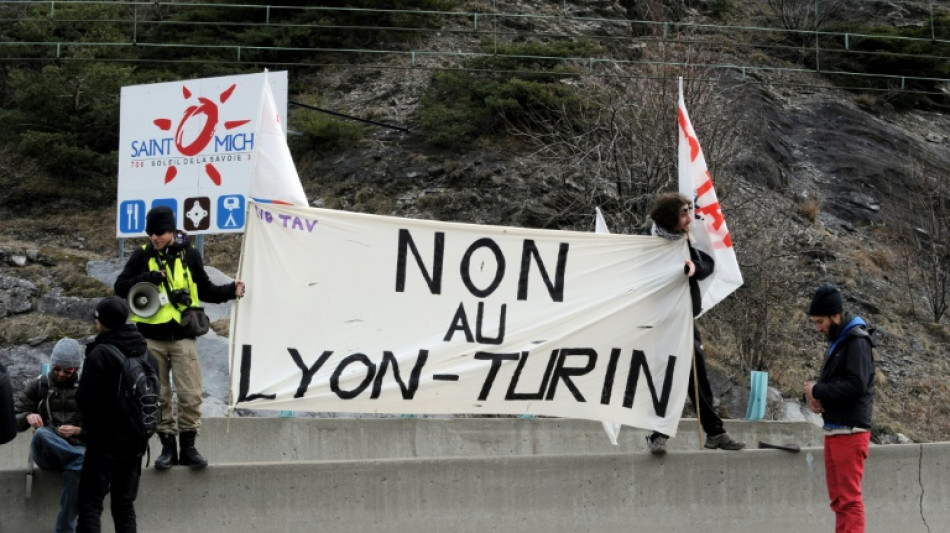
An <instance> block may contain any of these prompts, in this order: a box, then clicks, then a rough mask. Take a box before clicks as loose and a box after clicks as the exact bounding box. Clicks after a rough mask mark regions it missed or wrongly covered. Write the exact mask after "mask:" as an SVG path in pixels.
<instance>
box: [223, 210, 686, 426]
mask: <svg viewBox="0 0 950 533" xmlns="http://www.w3.org/2000/svg"><path fill="white" fill-rule="evenodd" d="M247 216H248V224H247V231H246V233H245V242H244V250H243V252H242V259H241V264H242V267H241V272H239V273H238V277H239V278H240V279H242V280H243V281H244V282H245V283H246V284H247V295H246V296H245V298H243V299H242V300H240V301H239V303H238V307H237V308H236V309H235V313H234V319H233V320H232V324H231V328H232V329H231V339H232V354H231V393H232V400H231V407H241V408H262V409H274V410H297V411H316V412H360V413H417V414H464V413H472V414H534V415H550V416H562V417H572V418H586V419H593V420H607V421H613V422H619V423H623V424H626V425H631V426H637V427H641V428H645V429H655V430H657V431H661V432H663V433H665V434H667V435H671V436H672V435H675V434H676V428H677V423H678V421H679V417H680V414H681V411H682V407H683V402H684V400H685V398H686V384H687V381H688V375H689V368H690V356H691V353H692V349H693V341H692V339H693V335H692V331H693V324H692V316H691V307H690V301H689V290H688V285H687V280H686V278H685V277H684V276H683V270H682V264H683V260H684V258H685V257H686V254H687V249H686V243H685V241H682V240H681V241H678V242H671V241H667V240H665V239H659V238H655V237H644V236H629V235H609V234H591V233H581V232H564V231H547V230H534V229H523V228H511V227H497V226H478V225H470V224H454V223H443V222H435V221H426V220H410V219H401V218H394V217H382V216H374V215H365V214H357V213H347V212H340V211H331V210H324V209H310V208H306V207H298V206H285V205H276V204H256V203H251V206H250V209H249V212H248V215H247Z"/></svg>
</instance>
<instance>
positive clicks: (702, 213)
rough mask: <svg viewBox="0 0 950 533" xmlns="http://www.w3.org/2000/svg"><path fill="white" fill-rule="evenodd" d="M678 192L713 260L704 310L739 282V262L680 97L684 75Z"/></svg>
mask: <svg viewBox="0 0 950 533" xmlns="http://www.w3.org/2000/svg"><path fill="white" fill-rule="evenodd" d="M677 118H678V122H679V127H678V128H677V129H678V130H679V192H680V193H682V194H683V195H684V196H686V197H687V198H689V199H690V201H691V202H692V204H693V209H694V213H695V217H694V218H693V223H692V225H691V227H690V234H691V235H692V237H693V246H694V247H695V248H696V249H698V250H702V251H703V252H706V253H707V254H709V255H710V256H711V257H712V258H713V260H714V261H715V262H716V268H715V270H714V271H713V274H712V275H711V276H709V277H708V278H706V279H704V280H703V281H700V282H699V288H700V292H701V293H702V296H703V313H705V312H706V311H709V310H710V309H712V307H713V306H714V305H716V304H717V303H719V302H720V301H722V300H723V299H725V297H726V296H729V295H730V294H732V292H733V291H734V290H736V289H738V288H739V287H740V286H741V285H742V273H741V272H740V271H739V261H738V260H736V251H735V249H734V248H733V247H732V237H731V236H730V235H729V228H727V227H726V219H725V217H724V216H723V214H722V208H721V206H720V205H719V198H717V197H716V189H715V188H714V187H713V181H712V176H711V175H710V174H709V168H708V167H707V166H706V158H705V157H703V149H702V148H700V146H699V139H697V138H696V132H695V131H694V130H693V123H692V122H690V120H689V113H687V112H686V102H685V101H684V100H683V78H680V80H679V103H678V106H677Z"/></svg>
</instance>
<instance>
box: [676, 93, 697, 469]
mask: <svg viewBox="0 0 950 533" xmlns="http://www.w3.org/2000/svg"><path fill="white" fill-rule="evenodd" d="M679 91H680V98H684V96H683V77H682V76H680V77H679ZM690 203H691V204H692V202H690ZM687 238H689V237H687ZM695 331H696V319H695V318H693V333H694V335H693V370H692V372H693V407H694V408H695V409H696V437H697V440H698V442H699V450H700V451H702V450H703V421H702V415H700V413H699V403H700V402H699V400H700V398H699V380H697V379H696V335H695Z"/></svg>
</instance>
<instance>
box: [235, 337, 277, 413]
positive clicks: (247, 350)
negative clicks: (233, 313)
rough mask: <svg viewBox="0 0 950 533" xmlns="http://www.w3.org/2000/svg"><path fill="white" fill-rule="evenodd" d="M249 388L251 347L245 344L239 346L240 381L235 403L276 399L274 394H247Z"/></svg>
mask: <svg viewBox="0 0 950 533" xmlns="http://www.w3.org/2000/svg"><path fill="white" fill-rule="evenodd" d="M250 388H251V345H250V344H245V345H243V346H241V381H240V384H239V385H238V400H237V403H241V402H250V401H253V400H257V399H260V398H263V399H265V400H273V399H274V398H276V397H277V395H276V394H248V393H247V392H248V390H250Z"/></svg>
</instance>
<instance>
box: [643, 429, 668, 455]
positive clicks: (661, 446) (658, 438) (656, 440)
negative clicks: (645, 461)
mask: <svg viewBox="0 0 950 533" xmlns="http://www.w3.org/2000/svg"><path fill="white" fill-rule="evenodd" d="M668 438H669V437H667V436H666V435H660V434H659V433H654V434H652V435H647V447H648V448H650V453H652V454H653V455H666V440H667V439H668Z"/></svg>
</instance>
